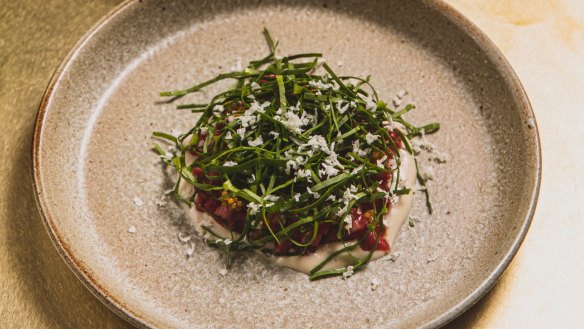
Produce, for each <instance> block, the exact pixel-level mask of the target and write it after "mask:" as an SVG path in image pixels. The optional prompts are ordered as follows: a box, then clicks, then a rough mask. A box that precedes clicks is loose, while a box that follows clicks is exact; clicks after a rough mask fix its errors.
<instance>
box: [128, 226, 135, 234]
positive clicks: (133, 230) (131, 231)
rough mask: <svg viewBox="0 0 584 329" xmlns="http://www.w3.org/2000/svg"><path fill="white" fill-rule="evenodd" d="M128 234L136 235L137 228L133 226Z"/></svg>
mask: <svg viewBox="0 0 584 329" xmlns="http://www.w3.org/2000/svg"><path fill="white" fill-rule="evenodd" d="M128 233H132V234H134V233H136V226H134V225H131V226H130V227H128Z"/></svg>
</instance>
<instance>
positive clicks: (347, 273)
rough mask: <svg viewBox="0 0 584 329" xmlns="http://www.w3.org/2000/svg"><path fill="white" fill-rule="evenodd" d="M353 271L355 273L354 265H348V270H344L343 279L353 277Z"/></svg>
mask: <svg viewBox="0 0 584 329" xmlns="http://www.w3.org/2000/svg"><path fill="white" fill-rule="evenodd" d="M353 273H355V272H354V271H353V266H347V270H346V271H345V272H343V279H345V280H346V279H348V278H350V277H351V275H353Z"/></svg>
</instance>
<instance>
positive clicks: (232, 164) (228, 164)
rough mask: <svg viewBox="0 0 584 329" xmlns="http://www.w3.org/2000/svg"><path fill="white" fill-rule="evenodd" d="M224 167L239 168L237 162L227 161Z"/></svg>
mask: <svg viewBox="0 0 584 329" xmlns="http://www.w3.org/2000/svg"><path fill="white" fill-rule="evenodd" d="M223 166H224V167H233V166H237V162H235V161H225V163H223Z"/></svg>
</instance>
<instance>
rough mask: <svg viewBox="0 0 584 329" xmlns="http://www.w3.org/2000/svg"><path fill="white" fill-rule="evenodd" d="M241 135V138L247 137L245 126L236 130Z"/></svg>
mask: <svg viewBox="0 0 584 329" xmlns="http://www.w3.org/2000/svg"><path fill="white" fill-rule="evenodd" d="M235 132H236V133H237V134H238V135H239V137H241V139H244V138H245V132H246V131H245V128H243V127H241V128H237V130H236V131H235Z"/></svg>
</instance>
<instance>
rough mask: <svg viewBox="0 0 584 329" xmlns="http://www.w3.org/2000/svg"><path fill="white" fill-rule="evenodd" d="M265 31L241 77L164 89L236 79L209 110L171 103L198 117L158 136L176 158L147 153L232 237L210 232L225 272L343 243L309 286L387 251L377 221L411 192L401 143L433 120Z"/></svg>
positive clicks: (178, 94)
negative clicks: (341, 263) (222, 253)
mask: <svg viewBox="0 0 584 329" xmlns="http://www.w3.org/2000/svg"><path fill="white" fill-rule="evenodd" d="M264 35H265V37H266V41H267V43H268V47H269V54H268V55H267V56H266V57H264V58H262V59H259V60H254V61H251V62H250V63H249V64H248V66H247V67H246V68H245V69H244V70H242V71H236V72H229V73H222V74H219V75H218V76H216V77H215V78H213V79H211V80H208V81H205V82H202V83H200V84H197V85H195V86H193V87H190V88H188V89H184V90H177V91H166V92H161V93H160V95H161V96H164V97H172V98H173V100H174V99H178V98H181V97H183V96H185V95H187V94H190V93H194V92H197V91H200V90H201V89H203V88H204V87H207V86H209V85H211V84H213V83H215V82H218V81H221V80H225V79H231V80H233V81H234V85H233V87H232V88H230V89H228V90H225V91H223V92H221V93H219V94H217V95H216V96H214V97H213V98H212V99H211V100H210V101H209V102H208V103H205V104H182V105H178V108H179V109H191V111H192V112H193V113H200V118H199V119H198V121H197V123H196V124H195V126H194V127H193V128H192V129H190V130H189V131H188V132H186V133H184V134H182V135H179V136H178V137H175V136H172V135H171V134H167V133H162V132H155V133H154V136H155V137H157V138H160V139H164V140H166V141H168V142H170V143H172V144H174V145H175V146H176V149H177V150H178V151H177V152H176V154H173V155H169V154H167V153H166V152H165V151H164V150H163V149H162V148H161V147H160V146H159V145H157V144H155V145H154V148H155V150H156V151H157V152H158V153H159V154H160V155H161V157H162V158H163V161H164V162H165V163H166V164H168V165H170V166H173V167H174V168H176V171H177V173H178V182H177V185H176V187H175V189H174V191H175V196H176V197H177V199H178V200H179V201H180V202H185V203H188V204H189V205H193V204H194V206H196V207H197V208H198V209H199V210H201V211H205V212H207V213H209V214H210V215H211V216H213V218H215V220H217V221H218V222H219V223H220V224H221V225H223V226H225V227H226V228H228V229H229V230H230V231H231V232H233V233H232V238H231V239H230V240H229V243H228V244H227V243H224V240H222V239H223V238H225V237H220V236H219V235H217V234H215V233H214V232H212V231H211V230H210V229H209V228H205V230H207V231H208V233H209V234H210V235H211V236H212V237H214V239H209V243H210V244H212V245H215V246H217V247H220V248H223V249H226V251H227V253H228V255H229V257H228V262H229V263H228V265H229V266H230V265H231V260H232V254H233V253H234V252H236V251H244V250H255V251H261V252H265V253H271V254H276V255H307V254H310V253H312V252H314V250H315V249H316V248H317V247H318V246H319V245H321V244H323V243H329V242H342V243H343V244H344V245H345V247H344V248H342V249H340V250H338V251H337V252H335V253H334V254H333V255H331V256H330V257H328V258H327V259H325V260H324V261H323V262H322V263H321V264H319V265H318V266H316V267H315V268H314V269H313V270H312V271H311V272H310V274H309V275H310V279H319V278H322V277H328V276H333V275H342V274H343V273H344V272H346V271H347V269H348V267H347V268H339V269H332V270H322V268H324V267H325V265H326V264H327V263H328V262H330V261H331V260H332V259H333V258H334V257H335V256H337V255H339V254H341V253H348V254H349V255H351V251H352V250H354V249H355V248H356V247H357V246H360V247H361V248H362V249H364V250H368V251H369V253H368V254H367V256H366V257H364V258H356V257H353V256H352V255H351V257H353V259H354V263H353V264H352V265H351V267H350V270H351V271H353V270H358V269H360V268H362V267H363V265H365V264H366V263H367V262H368V260H369V259H370V258H371V256H372V254H373V252H374V251H376V250H388V249H389V247H388V246H387V242H386V241H385V240H384V239H383V238H382V234H383V232H384V231H385V225H384V222H383V215H384V214H386V213H387V212H388V211H389V209H390V207H391V200H392V198H393V197H395V196H399V195H403V194H407V193H410V190H409V189H405V188H402V187H400V186H399V184H397V181H398V178H399V175H400V172H399V171H400V169H399V165H400V151H399V150H400V148H404V149H406V150H408V151H409V152H410V153H412V151H411V146H410V142H409V140H410V139H411V138H412V137H414V136H417V135H419V134H422V133H424V134H430V133H433V132H435V131H437V130H438V129H439V124H437V123H433V124H430V125H426V126H423V127H416V126H414V125H412V124H410V123H409V122H407V121H406V120H405V119H404V117H403V115H405V114H406V113H407V112H408V111H410V110H412V109H413V108H414V107H413V106H412V105H411V104H408V105H406V106H405V107H403V108H401V109H393V108H391V106H390V105H388V104H387V103H385V102H383V101H381V100H379V99H378V96H377V92H376V91H375V89H374V88H373V86H371V84H370V82H369V80H370V79H369V77H367V78H365V79H363V78H358V77H349V76H339V75H337V74H336V73H335V72H334V71H333V70H332V69H331V68H330V67H329V66H328V65H327V64H326V63H324V62H322V61H321V60H319V59H320V58H321V54H320V53H305V54H295V55H289V56H285V57H278V56H276V48H277V42H275V41H274V40H273V39H272V37H271V36H270V33H269V32H268V31H267V30H266V29H264ZM416 165H417V164H416ZM418 179H419V180H420V182H421V184H422V185H424V183H425V182H424V181H423V180H422V179H421V177H420V176H419V175H418ZM185 183H186V184H190V185H192V186H193V188H194V189H193V191H194V192H193V193H192V194H191V195H188V196H185V195H181V194H180V193H179V186H180V184H185ZM425 194H426V197H427V205H428V207H429V211H431V204H430V201H429V198H428V193H427V190H425ZM357 208H359V209H360V211H361V210H362V212H359V214H360V216H361V217H362V218H364V220H365V224H366V225H363V226H362V227H359V228H356V227H353V226H352V220H353V217H354V216H355V213H354V212H355V209H357ZM358 229H359V230H358ZM222 241H223V242H222ZM385 248H386V249H385Z"/></svg>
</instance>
